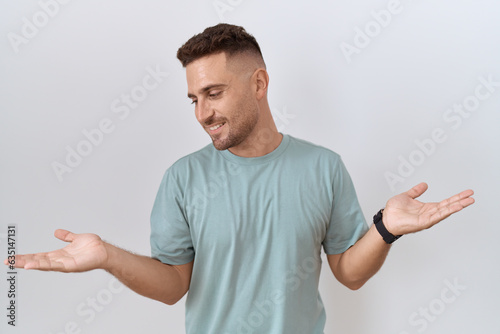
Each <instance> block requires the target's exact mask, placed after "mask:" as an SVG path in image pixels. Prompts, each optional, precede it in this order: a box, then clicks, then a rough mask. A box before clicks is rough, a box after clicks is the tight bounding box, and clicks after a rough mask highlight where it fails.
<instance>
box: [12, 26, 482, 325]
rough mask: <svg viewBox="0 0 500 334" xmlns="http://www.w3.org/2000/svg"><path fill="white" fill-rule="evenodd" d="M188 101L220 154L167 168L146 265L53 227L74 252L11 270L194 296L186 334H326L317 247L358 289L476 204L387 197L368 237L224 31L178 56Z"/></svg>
mask: <svg viewBox="0 0 500 334" xmlns="http://www.w3.org/2000/svg"><path fill="white" fill-rule="evenodd" d="M177 57H178V58H179V60H180V61H181V63H182V65H183V66H184V67H185V68H186V77H187V83H188V97H189V98H190V99H191V100H192V103H193V104H194V108H195V114H196V118H197V120H198V122H199V123H200V124H201V125H202V127H203V128H204V129H205V131H206V132H207V133H208V134H209V136H210V137H211V139H212V142H213V144H211V145H207V146H206V147H204V148H203V149H201V150H199V151H197V152H195V153H192V154H190V155H188V156H186V157H184V158H182V159H180V160H179V161H177V162H176V163H175V164H174V165H172V166H171V167H170V168H169V169H168V170H167V172H166V173H165V176H164V178H163V180H162V182H161V185H160V189H159V191H158V195H157V198H156V201H155V204H154V207H153V212H152V215H151V249H152V257H145V256H139V255H135V254H131V253H129V252H126V251H124V250H122V249H119V248H117V247H115V246H113V245H110V244H109V243H106V242H104V241H102V240H101V239H100V238H99V237H98V236H97V235H94V234H73V233H71V232H69V231H65V230H57V231H56V232H55V236H56V237H57V238H59V239H61V240H63V241H66V242H70V244H69V245H68V246H67V247H65V248H63V249H61V250H58V251H54V252H49V253H39V254H31V255H21V256H17V257H16V267H24V268H25V269H38V270H54V271H63V272H81V271H87V270H92V269H105V270H107V271H109V272H110V273H111V274H113V275H115V276H116V277H117V278H118V279H120V280H121V281H122V282H123V283H124V284H125V285H127V286H128V287H129V288H131V289H132V290H134V291H136V292H137V293H139V294H141V295H144V296H146V297H149V298H153V299H156V300H159V301H161V302H164V303H166V304H174V303H176V302H177V301H178V300H179V299H181V298H182V297H183V296H184V294H185V293H186V292H187V291H188V290H189V294H188V297H187V300H186V330H187V333H190V334H200V333H214V334H221V333H222V334H225V333H227V334H229V333H230V334H235V333H236V334H238V333H276V334H277V333H286V334H293V333H297V334H309V333H312V334H319V333H323V330H324V325H325V319H326V316H325V310H324V307H323V304H322V301H321V297H320V295H319V292H318V281H319V274H320V265H321V257H320V252H321V248H323V249H324V251H325V253H326V254H327V258H328V264H329V266H330V268H331V270H332V272H333V274H334V275H335V277H336V278H337V279H338V280H339V281H340V282H341V283H342V284H344V285H345V286H347V287H348V288H350V289H359V288H360V287H361V286H363V284H364V283H365V282H366V281H367V280H368V279H370V278H371V277H372V276H373V275H374V274H375V273H376V272H377V271H378V270H379V269H380V267H381V266H382V264H383V262H384V260H385V258H386V256H387V253H388V251H389V249H390V247H391V246H390V244H391V243H392V242H393V241H394V240H396V239H397V237H398V236H401V235H403V234H408V233H413V232H417V231H420V230H423V229H427V228H429V227H431V226H433V225H434V224H436V223H438V222H439V221H441V220H443V219H445V218H446V217H448V216H449V215H451V214H453V213H455V212H457V211H460V210H461V209H463V208H465V207H467V206H469V205H471V204H472V203H473V202H474V200H473V198H472V197H471V196H472V194H473V192H472V190H467V191H464V192H462V193H460V194H457V195H455V196H453V197H450V198H449V199H446V200H444V201H442V202H440V203H421V202H419V201H417V200H416V199H415V198H417V197H418V196H420V195H421V194H422V193H424V192H425V191H426V189H427V185H426V184H425V183H421V184H419V185H417V186H415V187H414V188H412V189H410V190H409V191H407V192H405V193H402V194H400V195H398V196H395V197H393V198H391V199H390V200H389V201H388V202H387V205H386V207H385V209H384V210H383V212H382V211H381V212H379V213H378V214H377V215H376V218H375V224H374V225H373V226H372V227H371V228H370V229H368V227H367V225H366V222H365V221H364V218H363V214H362V212H361V209H360V206H359V204H358V200H357V198H356V194H355V191H354V187H353V185H352V182H351V179H350V177H349V175H348V173H347V171H346V169H345V167H344V165H343V163H342V161H341V159H340V157H339V156H338V155H337V154H335V153H334V152H332V151H330V150H328V149H326V148H323V147H319V146H316V145H313V144H311V143H308V142H305V141H303V140H299V139H296V138H294V137H292V136H289V135H286V134H281V133H279V132H278V130H277V128H276V125H275V124H274V121H273V117H272V115H271V112H270V108H269V104H268V101H267V89H268V85H269V76H268V74H267V71H266V66H265V63H264V60H263V57H262V54H261V50H260V48H259V45H258V44H257V41H256V40H255V39H254V38H253V37H252V36H251V35H249V34H248V33H247V32H246V31H245V30H244V29H243V28H242V27H238V26H232V25H227V24H219V25H217V26H214V27H210V28H207V29H206V30H205V31H204V32H203V33H201V34H199V35H196V36H194V37H192V38H191V39H190V40H189V41H188V42H186V44H185V45H183V46H182V47H181V48H180V49H179V51H178V54H177Z"/></svg>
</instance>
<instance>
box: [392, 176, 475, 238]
mask: <svg viewBox="0 0 500 334" xmlns="http://www.w3.org/2000/svg"><path fill="white" fill-rule="evenodd" d="M427 188H428V186H427V184H425V183H420V184H418V185H416V186H415V187H413V188H412V189H410V190H408V191H407V192H404V193H402V194H399V195H397V196H394V197H392V198H391V199H389V201H388V202H387V205H386V208H385V210H384V213H383V222H384V225H385V226H386V227H387V230H388V231H389V232H391V233H392V234H394V235H403V234H408V233H413V232H418V231H421V230H423V229H427V228H430V227H432V226H434V225H435V224H437V223H439V222H440V221H442V220H443V219H445V218H447V217H449V216H450V215H452V214H453V213H455V212H458V211H460V210H462V209H463V208H465V207H467V206H469V205H471V204H473V203H474V199H473V198H472V197H471V196H472V195H473V194H474V192H473V191H472V190H465V191H462V192H461V193H459V194H456V195H454V196H452V197H450V198H447V199H445V200H443V201H441V202H439V203H423V202H420V201H418V200H416V198H417V197H419V196H420V195H422V194H423V193H424V192H425V191H426V190H427Z"/></svg>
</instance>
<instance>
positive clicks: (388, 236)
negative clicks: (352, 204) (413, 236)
mask: <svg viewBox="0 0 500 334" xmlns="http://www.w3.org/2000/svg"><path fill="white" fill-rule="evenodd" d="M383 211H384V209H381V210H380V211H379V212H377V214H376V215H375V216H373V224H375V227H376V228H377V231H378V233H380V235H381V236H382V238H383V239H384V241H385V242H386V243H387V244H392V243H393V242H394V241H396V240H398V239H399V238H401V236H400V235H394V234H392V233H391V232H389V231H387V228H385V225H384V223H383V221H382V214H383Z"/></svg>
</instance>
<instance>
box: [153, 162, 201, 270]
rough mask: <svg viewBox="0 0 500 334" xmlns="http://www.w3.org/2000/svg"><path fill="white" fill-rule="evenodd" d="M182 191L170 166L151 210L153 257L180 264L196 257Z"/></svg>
mask: <svg viewBox="0 0 500 334" xmlns="http://www.w3.org/2000/svg"><path fill="white" fill-rule="evenodd" d="M182 203H183V192H182V189H181V187H180V186H179V183H178V181H177V180H176V179H175V177H174V176H173V173H172V172H171V170H170V169H169V170H167V172H166V173H165V175H164V177H163V179H162V182H161V184H160V189H159V190H158V194H157V195H156V200H155V202H154V205H153V210H152V212H151V237H150V242H151V257H152V258H155V259H158V260H160V261H161V262H163V263H166V264H171V265H181V264H186V263H189V262H191V261H192V260H193V259H194V248H193V243H192V239H191V233H190V229H189V223H188V221H187V220H186V217H185V214H184V210H183V206H182Z"/></svg>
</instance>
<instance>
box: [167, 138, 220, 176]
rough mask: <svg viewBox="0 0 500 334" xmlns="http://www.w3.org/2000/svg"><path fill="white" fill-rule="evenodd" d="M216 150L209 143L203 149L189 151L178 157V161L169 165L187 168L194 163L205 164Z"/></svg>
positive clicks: (172, 167)
mask: <svg viewBox="0 0 500 334" xmlns="http://www.w3.org/2000/svg"><path fill="white" fill-rule="evenodd" d="M214 152H216V150H215V148H214V146H213V145H212V144H207V145H206V146H204V147H202V148H201V149H199V150H197V151H194V152H192V153H189V154H187V155H185V156H183V157H182V158H179V159H177V161H175V162H174V163H173V164H172V165H171V166H170V167H169V169H175V170H179V169H180V170H185V169H186V168H189V167H190V166H192V165H193V164H195V165H198V164H204V163H206V161H207V160H209V159H212V158H213V156H214Z"/></svg>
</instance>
